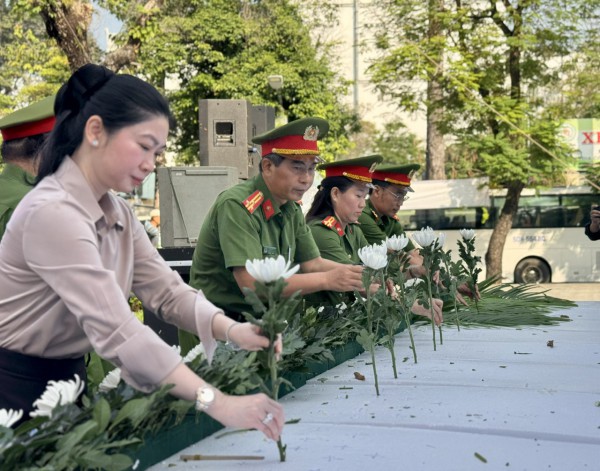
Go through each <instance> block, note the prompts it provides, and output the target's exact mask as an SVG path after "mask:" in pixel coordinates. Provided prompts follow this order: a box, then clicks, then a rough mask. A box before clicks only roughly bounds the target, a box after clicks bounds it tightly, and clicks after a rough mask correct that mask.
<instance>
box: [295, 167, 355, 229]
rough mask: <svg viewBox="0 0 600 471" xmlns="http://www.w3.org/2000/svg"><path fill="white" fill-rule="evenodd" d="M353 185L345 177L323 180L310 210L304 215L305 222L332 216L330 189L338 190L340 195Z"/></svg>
mask: <svg viewBox="0 0 600 471" xmlns="http://www.w3.org/2000/svg"><path fill="white" fill-rule="evenodd" d="M354 183H355V182H353V181H352V180H350V179H349V178H347V177H329V178H324V179H323V181H322V182H321V185H319V191H317V194H316V195H315V198H314V199H313V202H312V205H311V207H310V209H309V210H308V212H307V213H306V222H310V221H313V220H314V219H324V218H326V217H327V216H333V215H334V214H335V213H334V210H333V202H332V201H331V190H332V188H334V187H336V188H339V190H340V191H341V192H342V193H346V191H348V189H349V188H350V187H351V186H352V185H354Z"/></svg>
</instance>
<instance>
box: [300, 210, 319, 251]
mask: <svg viewBox="0 0 600 471" xmlns="http://www.w3.org/2000/svg"><path fill="white" fill-rule="evenodd" d="M295 221H296V230H295V232H296V254H295V256H294V262H296V263H302V262H308V261H309V260H313V259H315V258H317V257H319V256H320V250H319V247H318V245H317V243H316V241H315V240H314V238H313V233H312V231H311V230H310V229H309V227H308V225H307V224H306V222H305V221H304V216H303V215H302V211H301V210H300V209H299V208H297V210H296V215H295Z"/></svg>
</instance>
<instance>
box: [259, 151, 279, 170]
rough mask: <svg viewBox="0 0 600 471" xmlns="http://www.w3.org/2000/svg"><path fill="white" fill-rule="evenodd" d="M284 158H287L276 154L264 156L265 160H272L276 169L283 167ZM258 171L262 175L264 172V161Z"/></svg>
mask: <svg viewBox="0 0 600 471" xmlns="http://www.w3.org/2000/svg"><path fill="white" fill-rule="evenodd" d="M284 158H285V157H284V156H283V155H279V154H274V153H271V154H267V155H263V159H267V160H270V161H271V162H273V165H275V167H279V166H280V165H281V162H283V159H284ZM258 171H259V172H260V173H262V171H263V168H262V160H261V162H260V164H259V166H258Z"/></svg>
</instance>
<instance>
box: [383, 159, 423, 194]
mask: <svg viewBox="0 0 600 471" xmlns="http://www.w3.org/2000/svg"><path fill="white" fill-rule="evenodd" d="M420 168H421V166H420V165H419V164H403V165H392V164H386V165H382V166H381V167H377V170H375V172H374V173H373V176H372V178H373V180H380V181H384V182H388V183H392V184H393V185H399V186H403V187H406V189H407V190H408V191H415V190H413V189H412V188H411V187H410V179H411V177H412V175H413V173H414V172H416V171H417V170H419V169H420Z"/></svg>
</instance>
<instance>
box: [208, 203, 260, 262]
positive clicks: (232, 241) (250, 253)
mask: <svg viewBox="0 0 600 471" xmlns="http://www.w3.org/2000/svg"><path fill="white" fill-rule="evenodd" d="M217 226H218V228H219V244H220V246H221V250H222V252H223V260H224V262H225V266H226V267H227V268H233V267H243V266H244V265H245V264H246V260H252V259H263V258H264V256H263V249H262V244H261V241H260V235H259V228H258V227H257V226H256V225H255V223H254V221H253V220H252V215H251V214H250V213H249V212H248V210H246V208H244V207H243V206H242V205H241V204H240V203H238V202H237V201H234V200H225V201H224V202H223V203H222V204H221V206H220V207H219V211H218V214H217Z"/></svg>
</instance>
